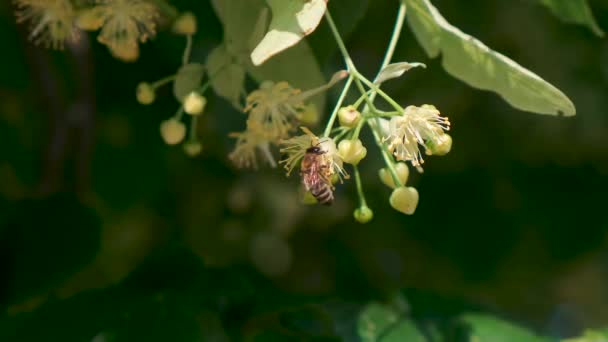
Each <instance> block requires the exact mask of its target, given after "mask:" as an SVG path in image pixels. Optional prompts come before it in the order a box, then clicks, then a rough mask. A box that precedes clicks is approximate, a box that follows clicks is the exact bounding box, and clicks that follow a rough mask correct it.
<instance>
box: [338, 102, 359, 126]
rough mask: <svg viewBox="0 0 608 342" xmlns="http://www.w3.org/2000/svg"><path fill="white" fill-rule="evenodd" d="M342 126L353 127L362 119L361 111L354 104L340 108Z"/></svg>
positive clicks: (339, 118) (339, 117) (339, 116)
mask: <svg viewBox="0 0 608 342" xmlns="http://www.w3.org/2000/svg"><path fill="white" fill-rule="evenodd" d="M338 120H339V121H340V126H344V127H350V128H353V127H355V126H357V124H358V123H359V121H360V120H361V113H359V111H358V110H357V108H355V107H354V106H347V107H342V108H340V110H338Z"/></svg>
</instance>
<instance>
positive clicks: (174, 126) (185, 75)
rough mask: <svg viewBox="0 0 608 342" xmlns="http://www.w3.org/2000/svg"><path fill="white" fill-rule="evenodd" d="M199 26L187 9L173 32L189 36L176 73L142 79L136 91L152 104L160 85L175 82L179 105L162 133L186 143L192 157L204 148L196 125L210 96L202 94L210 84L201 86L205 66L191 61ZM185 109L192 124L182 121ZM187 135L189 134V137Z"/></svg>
mask: <svg viewBox="0 0 608 342" xmlns="http://www.w3.org/2000/svg"><path fill="white" fill-rule="evenodd" d="M196 27H197V25H196V18H195V17H194V15H193V14H192V13H190V12H185V13H184V14H182V15H180V16H179V17H178V18H177V19H176V20H175V22H174V23H173V29H172V30H173V32H174V33H176V34H179V35H184V36H186V39H187V44H186V50H185V51H184V60H183V63H182V65H181V66H180V68H179V69H178V71H177V72H176V73H175V74H174V75H171V76H168V77H165V78H163V79H161V80H159V81H156V82H154V83H148V82H141V83H140V84H138V85H137V89H136V91H135V96H136V98H137V101H138V102H139V103H140V104H142V105H150V104H152V103H154V101H155V100H156V90H157V89H158V88H159V87H161V86H163V85H165V84H169V83H172V84H173V92H174V95H175V98H176V99H177V100H178V101H179V103H180V106H179V108H178V110H177V112H176V114H175V115H174V116H172V117H171V118H169V119H167V120H164V121H163V122H161V124H160V135H161V137H162V139H163V140H164V142H165V143H166V144H167V145H178V144H180V143H183V148H184V151H185V152H186V154H187V155H189V156H192V157H194V156H197V155H199V154H200V153H201V151H202V149H203V146H202V144H201V143H200V141H199V140H198V135H197V126H198V120H199V117H200V116H201V115H202V114H203V113H204V111H205V107H206V106H207V98H206V97H205V96H204V95H203V93H204V91H205V89H206V88H207V86H205V85H203V86H201V82H202V80H203V76H204V67H203V66H202V65H201V64H199V63H191V62H189V59H190V47H191V43H192V36H193V35H194V34H195V33H196ZM184 113H185V114H187V115H188V116H189V117H190V127H189V128H188V127H186V124H185V123H184V122H183V117H184ZM188 131H189V133H188ZM186 135H188V138H187V139H186Z"/></svg>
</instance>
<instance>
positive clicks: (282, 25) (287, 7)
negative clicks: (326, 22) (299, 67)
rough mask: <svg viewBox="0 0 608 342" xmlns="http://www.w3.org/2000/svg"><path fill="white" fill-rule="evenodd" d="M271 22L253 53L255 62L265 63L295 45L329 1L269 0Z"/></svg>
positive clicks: (255, 63) (319, 17)
mask: <svg viewBox="0 0 608 342" xmlns="http://www.w3.org/2000/svg"><path fill="white" fill-rule="evenodd" d="M266 2H267V3H268V6H270V9H271V11H272V21H271V22H270V27H269V28H268V32H267V33H266V35H265V36H264V39H262V41H261V42H260V43H259V44H258V46H257V47H256V48H255V49H254V50H253V52H252V53H251V61H252V62H253V64H254V65H260V64H262V63H264V62H265V61H266V60H267V59H269V58H270V57H272V56H274V55H276V54H277V53H279V52H281V51H283V50H285V49H287V48H289V47H292V46H294V45H296V44H297V43H298V42H299V41H300V40H302V38H304V37H305V36H307V35H309V34H311V33H312V32H313V31H314V30H315V29H316V28H317V26H318V25H319V22H320V21H321V19H322V18H323V15H324V14H325V10H326V9H327V0H309V1H302V0H266Z"/></svg>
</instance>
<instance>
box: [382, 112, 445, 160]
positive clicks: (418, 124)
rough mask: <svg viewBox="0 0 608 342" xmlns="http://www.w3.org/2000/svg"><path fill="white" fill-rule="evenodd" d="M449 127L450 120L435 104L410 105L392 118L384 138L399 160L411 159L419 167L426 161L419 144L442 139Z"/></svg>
mask: <svg viewBox="0 0 608 342" xmlns="http://www.w3.org/2000/svg"><path fill="white" fill-rule="evenodd" d="M449 129H450V121H449V120H448V119H447V118H444V117H441V116H440V113H439V111H438V110H437V108H435V107H434V106H431V105H423V106H422V107H416V106H408V107H407V108H405V111H404V113H403V115H400V116H396V117H393V118H391V120H390V123H389V129H388V131H389V132H388V133H389V134H388V136H387V137H385V138H384V140H385V141H388V142H389V145H388V149H389V151H391V153H393V154H394V155H395V158H397V160H403V161H410V162H411V163H412V165H413V166H415V167H419V166H420V165H421V164H422V163H424V160H423V158H422V153H420V148H419V145H422V146H425V142H426V141H429V142H438V141H442V137H443V135H444V134H445V133H444V131H447V130H449Z"/></svg>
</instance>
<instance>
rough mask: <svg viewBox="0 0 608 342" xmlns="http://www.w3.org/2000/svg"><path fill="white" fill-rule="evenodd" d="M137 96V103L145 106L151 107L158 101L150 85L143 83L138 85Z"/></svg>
mask: <svg viewBox="0 0 608 342" xmlns="http://www.w3.org/2000/svg"><path fill="white" fill-rule="evenodd" d="M135 96H136V97H137V102H139V103H141V104H143V105H149V104H151V103H152V102H154V100H155V99H156V92H155V91H154V87H152V85H151V84H150V83H147V82H141V83H140V84H138V85H137V90H136V91H135Z"/></svg>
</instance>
